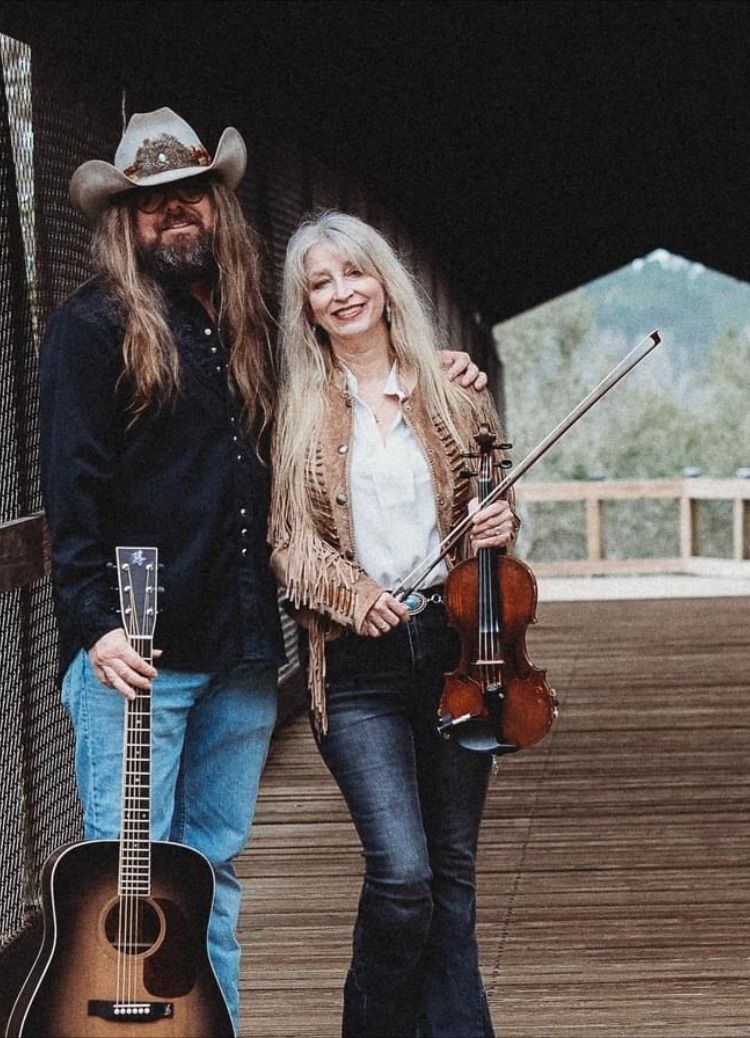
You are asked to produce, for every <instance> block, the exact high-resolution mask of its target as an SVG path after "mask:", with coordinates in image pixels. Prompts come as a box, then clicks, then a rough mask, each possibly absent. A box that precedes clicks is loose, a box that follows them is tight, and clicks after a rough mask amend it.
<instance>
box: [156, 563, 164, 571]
mask: <svg viewBox="0 0 750 1038" xmlns="http://www.w3.org/2000/svg"><path fill="white" fill-rule="evenodd" d="M156 568H157V569H164V563H163V562H158V563H157V564H156Z"/></svg>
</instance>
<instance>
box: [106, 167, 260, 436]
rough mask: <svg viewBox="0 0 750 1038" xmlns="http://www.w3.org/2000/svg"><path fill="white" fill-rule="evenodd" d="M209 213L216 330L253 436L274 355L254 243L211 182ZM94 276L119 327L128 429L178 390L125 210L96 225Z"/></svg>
mask: <svg viewBox="0 0 750 1038" xmlns="http://www.w3.org/2000/svg"><path fill="white" fill-rule="evenodd" d="M209 191H210V194H211V198H212V200H213V204H214V209H215V220H214V233H213V251H214V258H215V260H216V266H217V268H218V272H219V274H218V291H219V300H220V303H219V306H220V309H219V329H220V332H221V333H222V336H223V338H224V340H225V342H226V344H227V347H228V351H229V370H230V372H231V376H232V380H233V383H234V386H235V387H236V390H237V392H238V394H239V396H240V398H241V400H242V404H243V418H244V424H245V428H246V429H247V431H255V433H256V434H259V433H260V432H262V430H263V429H264V428H265V427H266V426H267V425H268V424H269V423H270V421H271V416H272V411H273V355H272V351H271V341H270V331H269V321H270V315H269V312H268V308H267V307H266V304H265V302H264V299H263V287H262V267H261V262H260V247H259V241H258V238H257V236H256V234H255V232H254V231H253V230H252V228H251V227H250V226H249V225H248V224H247V221H246V220H245V218H244V216H243V214H242V209H241V208H240V204H239V201H238V200H237V197H236V195H235V194H234V192H233V191H231V190H230V189H229V188H227V187H225V186H224V185H223V184H220V183H217V182H212V183H211V184H210V185H209ZM92 253H93V259H94V266H95V269H96V271H97V273H99V274H101V275H103V276H104V278H105V279H106V281H107V282H108V284H109V286H110V287H111V289H112V291H113V292H114V295H115V298H116V300H117V302H118V303H119V305H120V307H121V309H122V312H123V317H124V321H125V335H124V339H123V356H124V362H125V375H126V377H127V379H128V383H129V384H130V385H132V387H133V395H132V399H131V401H130V410H131V415H132V421H133V422H135V421H137V419H138V418H139V417H140V416H141V415H142V414H143V413H144V412H145V411H146V410H147V409H149V408H151V407H154V406H155V407H156V408H159V407H163V406H164V405H165V404H167V403H169V402H170V401H171V400H173V399H174V397H175V396H176V394H177V393H178V391H179V388H180V374H181V373H180V364H179V357H178V353H177V347H176V344H175V342H174V338H173V336H172V333H171V331H170V329H169V324H168V321H167V306H166V300H165V297H164V293H163V291H162V288H161V286H160V284H159V281H158V280H156V279H154V277H153V276H152V275H150V274H147V273H145V272H144V270H143V268H142V264H141V263H140V262H139V258H138V243H137V239H136V232H135V226H134V220H133V215H132V212H131V210H130V209H129V207H128V206H127V205H124V204H121V205H113V206H110V208H109V209H107V210H106V211H105V212H104V213H103V214H102V216H101V217H100V219H99V221H98V223H97V225H96V227H95V229H94V234H93V238H92Z"/></svg>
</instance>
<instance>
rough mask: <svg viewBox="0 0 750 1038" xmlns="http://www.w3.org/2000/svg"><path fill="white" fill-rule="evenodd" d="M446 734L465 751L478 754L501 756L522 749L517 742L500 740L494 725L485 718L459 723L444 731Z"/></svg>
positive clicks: (474, 718)
mask: <svg viewBox="0 0 750 1038" xmlns="http://www.w3.org/2000/svg"><path fill="white" fill-rule="evenodd" d="M444 734H445V735H447V736H448V737H449V738H450V739H452V740H453V741H454V742H457V743H458V745H459V746H463V748H464V749H465V750H474V751H475V752H476V753H493V754H497V755H500V754H502V753H515V752H516V751H517V750H518V749H520V747H519V746H518V744H517V743H515V742H505V741H504V740H502V739H498V737H497V733H496V732H495V731H494V729H493V727H492V724H491V723H490V722H489V721H488V720H487V719H486V718H484V717H470V718H467V720H465V721H458V722H456V723H455V724H454V725H451V726H450V728H447V729H446V730H444Z"/></svg>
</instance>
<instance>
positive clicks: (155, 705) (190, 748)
mask: <svg viewBox="0 0 750 1038" xmlns="http://www.w3.org/2000/svg"><path fill="white" fill-rule="evenodd" d="M276 679H277V669H276V667H275V666H267V665H252V664H241V665H239V666H237V667H235V668H234V669H232V670H230V671H228V672H227V673H224V674H215V675H211V674H201V673H194V672H184V671H176V670H165V669H160V670H159V675H158V677H157V678H156V679H155V681H154V686H153V690H152V697H151V699H152V735H151V747H152V784H151V791H152V796H151V838H152V839H154V840H172V841H174V842H177V843H185V844H187V845H188V846H190V847H194V848H195V849H196V850H198V851H201V853H203V854H204V855H205V856H206V857H207V858H208V860H209V861H210V862H211V864H212V865H213V868H214V873H215V877H216V894H215V897H214V906H213V911H212V913H211V920H210V923H209V933H208V948H209V954H210V956H211V961H212V963H213V967H214V969H215V971H216V976H217V979H218V981H219V984H220V985H221V988H222V991H223V992H224V996H225V998H226V1000H227V1005H228V1007H229V1011H230V1013H231V1014H232V1018H233V1020H234V1024H235V1028H237V1025H238V1018H239V1014H238V990H237V982H238V977H239V962H240V947H239V944H238V942H237V938H236V936H235V930H236V926H237V918H238V915H239V907H240V894H241V890H240V885H239V882H238V881H237V878H236V876H235V872H234V868H233V866H232V859H233V858H234V857H235V855H236V854H238V853H239V852H240V851H241V850H242V848H243V846H244V845H245V843H246V842H247V839H248V837H249V835H250V825H251V822H252V818H253V812H254V810H255V801H256V797H257V793H258V783H259V780H260V773H261V771H262V770H263V765H264V763H265V760H266V755H267V753H268V745H269V742H270V739H271V733H272V732H273V726H274V722H275V720H276V686H277V680H276ZM62 693H63V703H64V705H65V706H66V707H67V709H68V711H69V712H70V716H71V718H72V720H73V725H74V727H75V732H76V762H75V763H76V780H77V783H78V790H79V794H80V797H81V802H82V804H83V817H84V833H85V837H86V839H87V840H102V839H108V840H111V839H116V838H117V837H118V836H119V832H120V820H121V794H122V789H121V776H122V747H123V726H124V700H123V698H122V696H121V695H120V694H119V693H118V692H113V691H112V689H110V688H106V687H105V686H104V685H102V684H101V682H99V681H98V680H97V678H96V676H95V675H94V671H93V668H92V666H91V663H90V661H89V658H88V655H87V654H86V653H85V652H80V653H79V654H78V655H77V656H76V657H75V659H74V660H73V662H72V663H71V665H70V667H69V668H68V671H67V673H66V675H65V678H64V680H63V690H62Z"/></svg>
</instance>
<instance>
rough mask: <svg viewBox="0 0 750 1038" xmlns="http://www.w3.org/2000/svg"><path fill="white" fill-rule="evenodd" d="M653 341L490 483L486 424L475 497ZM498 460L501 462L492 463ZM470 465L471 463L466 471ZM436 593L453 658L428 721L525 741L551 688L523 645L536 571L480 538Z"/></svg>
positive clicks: (471, 737)
mask: <svg viewBox="0 0 750 1038" xmlns="http://www.w3.org/2000/svg"><path fill="white" fill-rule="evenodd" d="M660 342H661V336H660V334H659V332H658V331H656V330H654V331H652V332H650V333H649V335H646V336H644V338H643V339H641V341H640V342H638V343H637V344H636V345H635V346H634V347H633V349H632V350H630V352H629V353H627V354H626V355H625V356H624V357H623V358H622V360H620V361H619V363H617V364H616V365H615V366H614V368H612V370H611V371H610V372H609V374H608V375H606V376H605V377H604V378H603V379H602V381H601V382H600V383H599V384H598V385H596V386H594V388H593V389H592V390H591V391H590V392H589V393H587V394H586V396H585V397H584V398H583V399H582V400H581V401H580V402H579V403H578V404H576V406H575V407H574V408H573V410H572V411H571V412H570V413H569V414H567V415H566V416H565V418H563V419H562V420H561V421H560V422H558V424H557V425H556V426H555V427H554V429H552V430H551V432H549V433H548V434H547V435H546V436H545V437H544V439H543V440H542V441H541V442H540V443H538V444H537V446H536V447H534V449H533V450H531V451H530V452H529V454H527V455H526V457H525V458H524V459H523V461H521V462H520V463H519V464H518V465H517V466H516V467H515V469H514V470H513V472H512V473H511V474H510V475H508V476H505V477H504V478H503V479H501V480H500V481H499V482H497V483H496V484H495V485H494V486H493V474H494V469H495V467H496V463H495V462H494V461H493V453H494V451H495V450H497V449H498V448H496V447H495V438H494V436H493V434H492V432H491V430H490V428H489V426H487V425H485V426H483V427H482V428H481V429H480V431H479V433H478V435H477V443H478V445H479V449H480V450H479V455H471V456H472V457H479V459H480V463H481V464H480V472H479V480H480V495H481V503H482V504H484V505H488V504H490V503H491V502H492V501H496V500H497V499H498V498H499V497H501V496H503V495H505V494H507V492H508V491H509V490H510V488H511V487H512V486H513V484H514V483H515V482H516V481H517V480H518V479H519V478H520V477H521V476H523V475H524V474H525V473H526V472H528V471H529V469H531V468H532V467H533V466H534V465H535V464H536V463H537V461H539V459H540V458H542V457H543V456H544V455H545V454H546V453H547V451H548V450H549V449H550V448H551V447H552V446H554V444H556V443H557V442H558V440H560V439H561V438H562V437H563V436H564V435H565V433H566V432H567V431H568V430H569V429H570V428H572V426H573V425H575V423H576V422H577V421H578V420H579V419H580V418H582V417H583V415H585V414H586V412H587V411H589V410H590V409H591V408H592V407H593V406H594V405H595V404H596V403H598V401H599V400H601V399H602V397H603V396H604V395H605V394H606V393H608V392H609V391H610V389H612V387H613V386H616V385H617V383H618V382H620V381H621V379H623V378H624V377H625V375H627V374H628V372H630V371H632V370H633V368H634V367H635V366H636V364H640V362H641V361H642V360H643V359H644V357H647V356H648V355H649V353H651V351H652V350H654V349H656V347H657V346H658V345H659V343H660ZM498 466H499V467H502V462H499V463H498ZM472 474H473V473H472ZM471 522H472V518H471V516H466V517H465V518H464V519H462V520H461V522H459V523H458V524H457V525H456V526H455V527H454V528H453V529H452V530H451V531H450V533H449V534H448V535H447V536H446V537H445V538H444V539H443V540H442V541H441V542H440V544H439V545H438V546H437V548H436V549H435V550H434V551H433V552H431V553H430V555H428V556H427V557H426V558H425V559H423V560H422V561H421V562H419V563H418V564H417V565H416V566H415V567H414V569H413V570H412V571H411V572H410V573H409V574H407V576H405V577H404V578H403V580H401V581H399V582H398V584H397V585H396V587H395V588H394V589H393V591H392V592H391V594H392V595H393V596H394V598H397V599H399V600H400V601H404V602H408V600H409V597H410V596H412V595H413V594H414V593H415V592H416V589H417V588H418V587H420V586H421V587H423V586H425V582H426V579H427V577H428V576H429V574H430V573H432V571H433V570H434V569H435V567H436V566H437V564H438V563H439V562H440V560H441V559H443V558H445V556H446V555H447V554H448V552H449V551H450V550H451V549H452V548H453V547H454V545H456V544H457V543H458V541H459V540H460V538H461V537H463V536H464V534H466V533H467V532H468V530H469V528H470V526H471ZM444 598H445V603H446V607H447V610H448V615H449V619H450V622H451V623H452V625H453V626H454V627H455V628H456V630H457V631H458V633H459V635H460V636H461V659H460V661H459V664H458V667H457V668H456V670H455V671H453V672H452V673H451V674H448V675H447V676H446V683H445V689H444V691H443V695H442V698H441V700H440V706H439V709H438V713H439V721H438V728H439V730H440V731H441V732H442V733H443V734H444V735H446V736H448V737H450V738H455V739H456V740H457V741H458V742H459V743H460V744H461V745H463V746H466V747H467V748H468V749H473V750H480V751H484V752H489V753H512V752H514V751H515V750H520V749H524V748H525V747H528V746H533V745H534V744H535V743H537V742H539V740H540V739H541V738H542V737H543V736H544V735H545V734H546V733H547V732H548V731H549V729H550V727H551V725H552V722H553V721H554V719H555V717H556V716H557V697H556V695H555V693H554V691H553V689H551V688H550V687H549V685H548V684H547V682H546V680H545V671H543V670H537V669H536V668H535V667H534V666H532V664H531V662H530V660H529V658H528V656H527V654H526V628H527V627H528V625H529V624H532V623H535V622H536V616H535V614H536V601H537V590H536V579H535V577H534V574H533V573H532V572H531V570H530V569H529V567H528V566H527V565H525V563H523V562H521V561H520V560H518V559H515V558H513V557H511V556H509V555H506V554H504V553H502V552H500V551H499V550H498V549H497V548H481V549H480V550H479V551H478V552H477V557H476V558H474V559H468V560H467V561H465V562H461V563H459V565H458V566H456V567H455V568H454V569H453V570H452V571H451V572H450V573H449V574H448V578H447V583H446V591H445V595H444Z"/></svg>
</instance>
